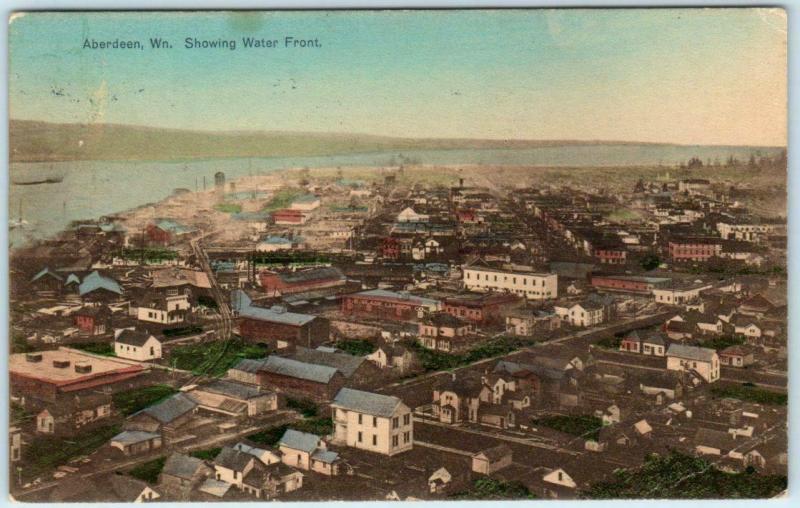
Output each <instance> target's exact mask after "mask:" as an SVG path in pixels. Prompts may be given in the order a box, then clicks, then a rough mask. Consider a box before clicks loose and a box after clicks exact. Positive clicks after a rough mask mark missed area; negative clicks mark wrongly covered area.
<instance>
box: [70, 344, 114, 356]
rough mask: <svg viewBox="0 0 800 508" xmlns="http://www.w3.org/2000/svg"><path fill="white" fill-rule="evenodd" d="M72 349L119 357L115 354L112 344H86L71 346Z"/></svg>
mask: <svg viewBox="0 0 800 508" xmlns="http://www.w3.org/2000/svg"><path fill="white" fill-rule="evenodd" d="M70 347H72V348H75V349H80V350H81V351H86V352H87V353H93V354H96V355H101V356H117V355H116V354H115V353H114V344H113V343H111V342H85V343H83V344H70Z"/></svg>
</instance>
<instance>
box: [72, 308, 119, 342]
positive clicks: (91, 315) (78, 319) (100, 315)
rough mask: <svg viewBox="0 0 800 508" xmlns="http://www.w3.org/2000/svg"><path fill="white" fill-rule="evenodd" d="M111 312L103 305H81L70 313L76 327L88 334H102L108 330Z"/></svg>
mask: <svg viewBox="0 0 800 508" xmlns="http://www.w3.org/2000/svg"><path fill="white" fill-rule="evenodd" d="M110 317H111V312H110V311H109V310H108V307H106V306H105V305H99V306H89V307H83V308H82V309H80V310H78V311H77V312H75V313H73V314H72V318H73V322H74V323H75V326H77V327H78V329H79V330H80V331H82V332H84V333H87V334H89V335H103V334H104V333H106V332H107V331H108V327H109V321H110Z"/></svg>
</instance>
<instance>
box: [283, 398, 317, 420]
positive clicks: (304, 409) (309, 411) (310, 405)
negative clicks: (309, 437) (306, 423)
mask: <svg viewBox="0 0 800 508" xmlns="http://www.w3.org/2000/svg"><path fill="white" fill-rule="evenodd" d="M286 407H288V408H289V409H294V410H296V411H298V412H300V413H301V414H302V415H303V416H305V417H306V418H312V417H314V416H317V415H318V414H319V412H318V410H317V404H316V403H315V402H314V401H313V400H308V399H293V398H291V397H287V398H286Z"/></svg>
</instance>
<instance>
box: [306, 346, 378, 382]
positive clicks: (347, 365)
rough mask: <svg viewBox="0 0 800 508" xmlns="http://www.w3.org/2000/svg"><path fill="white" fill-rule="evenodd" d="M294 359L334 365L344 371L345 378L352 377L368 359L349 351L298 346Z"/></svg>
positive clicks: (329, 365)
mask: <svg viewBox="0 0 800 508" xmlns="http://www.w3.org/2000/svg"><path fill="white" fill-rule="evenodd" d="M292 358H293V359H294V360H298V361H301V362H305V363H313V364H316V365H326V366H328V367H333V368H334V369H336V370H338V371H339V372H341V373H342V375H343V376H344V377H345V378H348V379H349V378H350V377H351V376H352V375H353V374H355V372H356V370H358V368H359V367H361V364H363V363H364V361H365V360H366V358H365V357H363V356H354V355H351V354H348V353H340V352H328V351H322V350H320V349H309V348H305V347H302V346H297V347H296V348H295V352H294V354H293V355H292Z"/></svg>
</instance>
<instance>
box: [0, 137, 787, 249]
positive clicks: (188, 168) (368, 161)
mask: <svg viewBox="0 0 800 508" xmlns="http://www.w3.org/2000/svg"><path fill="white" fill-rule="evenodd" d="M756 150H759V151H760V153H762V154H764V155H774V154H775V153H777V151H778V149H772V148H759V149H756V148H750V147H724V146H673V145H580V146H568V147H564V146H561V147H539V148H526V149H474V150H411V151H403V152H402V156H405V157H407V158H410V159H412V160H414V161H416V162H419V163H423V164H480V163H485V164H500V165H536V166H549V167H559V166H636V165H656V164H664V165H674V164H677V163H680V162H683V161H686V160H688V159H689V158H691V157H693V156H697V157H699V158H700V159H701V160H703V161H705V160H707V159H711V160H713V159H720V160H723V161H724V160H725V159H727V158H728V156H729V155H734V156H735V157H737V158H739V159H741V160H746V159H747V158H748V157H749V156H750V153H752V152H755V151H756ZM399 155H400V154H398V153H390V152H376V153H362V154H347V155H334V156H317V157H267V158H235V159H211V160H192V161H186V162H174V161H169V162H159V161H143V162H140V161H134V162H129V161H78V162H60V163H24V164H23V163H15V164H12V165H11V175H10V181H11V182H13V181H20V180H24V181H30V180H40V179H43V178H47V177H50V176H53V175H58V176H63V181H61V182H60V183H50V184H40V185H24V186H23V185H13V184H11V186H10V192H9V203H8V205H9V219H10V220H11V221H12V223H13V222H15V221H16V220H19V219H20V218H22V219H23V220H24V221H26V222H27V225H26V226H25V227H15V228H13V229H11V231H10V232H9V241H10V243H11V245H12V246H16V245H21V244H24V243H26V242H27V241H30V240H34V239H40V238H45V237H47V236H50V235H52V234H54V233H57V232H59V231H61V230H63V229H64V228H65V227H66V226H67V225H68V224H69V223H70V222H71V221H74V220H85V219H96V218H98V217H100V216H102V215H109V214H113V213H118V212H122V211H125V210H129V209H131V208H136V207H138V206H141V205H144V204H147V203H155V202H157V201H160V200H162V199H164V198H166V197H167V196H169V195H170V194H171V193H172V192H173V190H174V189H176V188H186V189H190V190H195V189H199V190H202V189H203V179H204V178H205V181H206V186H207V188H211V187H213V185H214V174H215V173H216V172H217V171H222V172H223V173H225V177H226V180H227V181H230V180H234V179H236V178H238V177H242V176H247V175H250V174H267V173H270V172H274V171H279V170H282V169H288V168H298V167H308V168H319V167H336V166H361V167H372V166H382V165H388V164H390V163H391V162H392V161H393V160H395V161H396V160H400V159H399Z"/></svg>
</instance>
